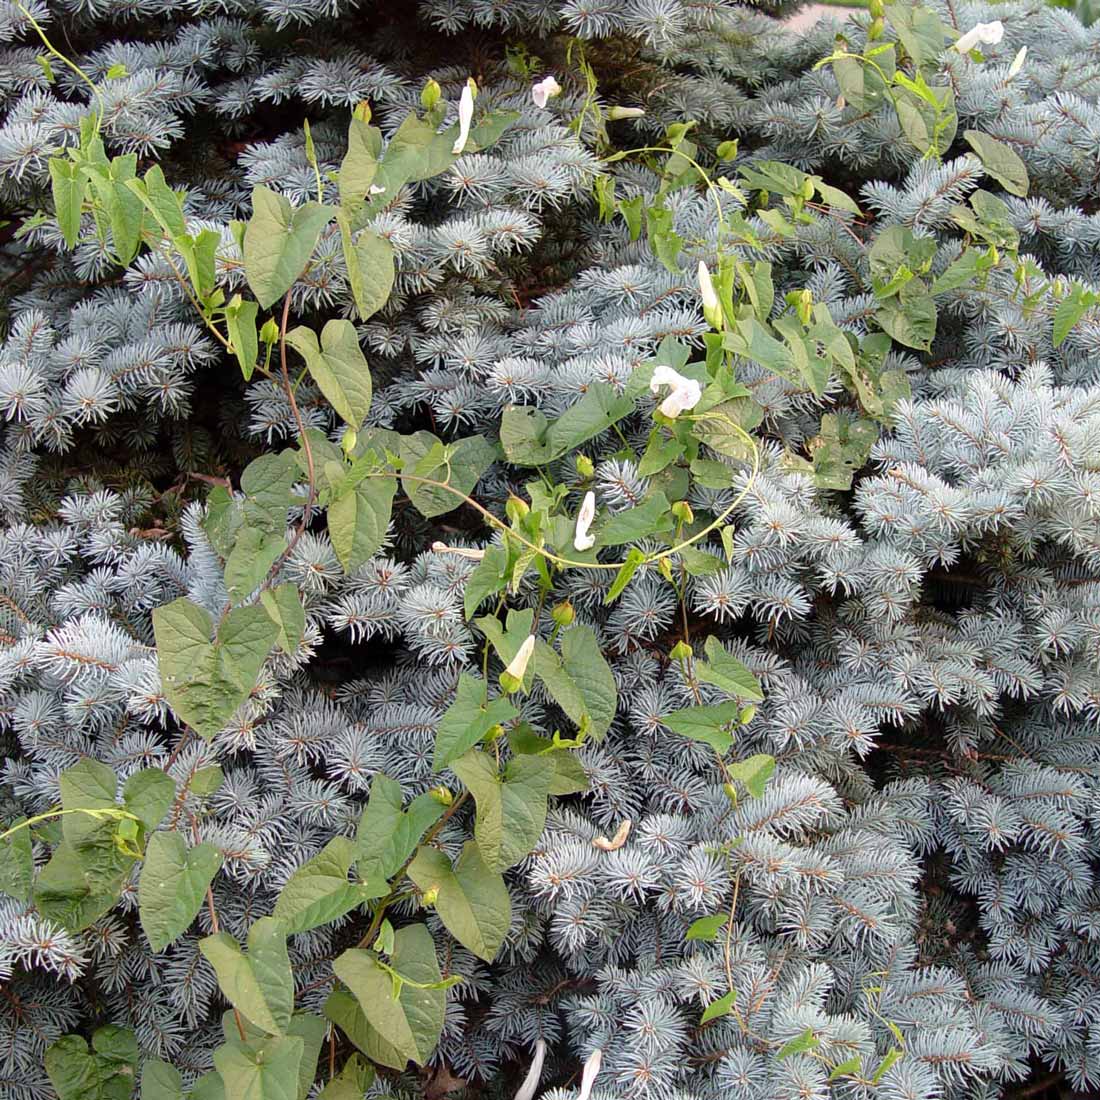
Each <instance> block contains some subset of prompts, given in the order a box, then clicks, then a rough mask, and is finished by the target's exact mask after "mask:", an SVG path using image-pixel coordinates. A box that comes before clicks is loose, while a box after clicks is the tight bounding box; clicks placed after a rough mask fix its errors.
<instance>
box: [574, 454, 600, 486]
mask: <svg viewBox="0 0 1100 1100" xmlns="http://www.w3.org/2000/svg"><path fill="white" fill-rule="evenodd" d="M573 461H574V463H575V464H576V467H577V473H578V474H580V475H581V477H583V478H584V479H585V481H587V480H588V479H589V478H590V477H591V476H592V475H593V474H594V473H595V472H596V466H595V463H593V461H592V459H590V458H589V457H588V455H577V457H576V458H575V459H574V460H573Z"/></svg>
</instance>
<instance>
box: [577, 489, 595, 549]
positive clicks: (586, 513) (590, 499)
mask: <svg viewBox="0 0 1100 1100" xmlns="http://www.w3.org/2000/svg"><path fill="white" fill-rule="evenodd" d="M595 518H596V494H595V493H593V492H592V491H591V490H589V491H588V492H587V493H585V494H584V500H583V501H582V502H581V510H580V511H579V512H578V513H577V530H576V532H575V533H574V535H573V548H574V549H575V550H591V549H592V547H593V546H595V545H596V539H595V537H594V536H593V535H590V534H589V533H588V529H589V527H591V526H592V521H593V520H594V519H595Z"/></svg>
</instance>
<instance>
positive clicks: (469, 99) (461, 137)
mask: <svg viewBox="0 0 1100 1100" xmlns="http://www.w3.org/2000/svg"><path fill="white" fill-rule="evenodd" d="M476 92H477V85H476V84H475V83H474V78H473V77H472V76H471V77H467V78H466V86H465V87H464V88H463V89H462V97H461V98H460V99H459V101H458V137H457V138H455V143H454V146H453V147H452V149H451V152H452V153H454V155H455V156H456V157H457V156H458V155H459V154H460V153H461V152H462V150H463V149H465V148H466V142H467V141H469V140H470V125H471V123H472V122H473V121H474V94H475V93H476Z"/></svg>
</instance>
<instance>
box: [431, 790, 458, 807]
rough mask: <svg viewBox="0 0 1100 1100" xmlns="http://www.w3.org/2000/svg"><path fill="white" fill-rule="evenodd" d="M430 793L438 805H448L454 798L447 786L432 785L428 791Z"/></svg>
mask: <svg viewBox="0 0 1100 1100" xmlns="http://www.w3.org/2000/svg"><path fill="white" fill-rule="evenodd" d="M428 794H429V795H431V797H432V800H433V801H434V802H438V803H439V804H440V806H450V805H451V803H452V802H454V800H455V796H454V795H453V794H451V792H450V789H449V788H447V787H432V789H431V790H430V791H429V792H428Z"/></svg>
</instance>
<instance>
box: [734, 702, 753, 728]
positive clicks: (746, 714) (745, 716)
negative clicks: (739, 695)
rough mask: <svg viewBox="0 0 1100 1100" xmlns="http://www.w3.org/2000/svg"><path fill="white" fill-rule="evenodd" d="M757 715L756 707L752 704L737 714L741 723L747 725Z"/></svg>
mask: <svg viewBox="0 0 1100 1100" xmlns="http://www.w3.org/2000/svg"><path fill="white" fill-rule="evenodd" d="M755 717H756V707H754V706H752V704H750V705H749V706H747V707H745V708H744V709H743V710H742V711H741V713H740V714H739V715H738V716H737V720H738V721H739V722H740V723H741V725H743V726H747V725H748V724H749V723H750V722H751V721H752V720H753V719H754V718H755Z"/></svg>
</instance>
